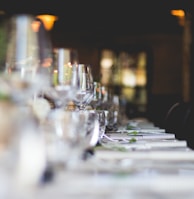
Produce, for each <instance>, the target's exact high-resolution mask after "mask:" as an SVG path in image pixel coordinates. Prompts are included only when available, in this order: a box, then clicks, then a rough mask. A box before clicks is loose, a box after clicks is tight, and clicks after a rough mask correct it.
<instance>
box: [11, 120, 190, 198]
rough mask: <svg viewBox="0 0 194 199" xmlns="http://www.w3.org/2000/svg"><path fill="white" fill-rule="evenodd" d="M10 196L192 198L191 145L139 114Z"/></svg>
mask: <svg viewBox="0 0 194 199" xmlns="http://www.w3.org/2000/svg"><path fill="white" fill-rule="evenodd" d="M9 196H10V198H11V199H12V198H14V199H19V198H20V199H23V198H25V199H26V198H28V199H31V198H36V199H51V198H52V199H53V198H57V199H64V198H68V199H71V198H73V199H74V198H75V199H76V198H79V199H80V198H84V199H97V198H98V199H99V198H101V199H103V198H106V199H107V198H111V199H125V198H126V199H129V198H135V199H148V198H149V199H152V198H153V199H161V198H162V199H169V198H173V199H175V198H176V199H180V198H184V199H185V198H186V199H193V198H194V151H193V150H192V149H191V148H189V147H188V146H187V142H186V141H185V140H178V139H176V137H175V135H174V134H173V133H172V132H171V133H169V132H166V131H165V130H164V129H161V128H159V127H157V126H155V125H154V124H153V123H152V122H150V121H149V120H147V119H145V118H137V119H132V120H128V121H127V123H125V124H124V125H120V126H118V128H117V129H116V130H109V131H106V132H105V135H104V137H103V138H102V140H101V142H100V143H99V144H98V145H96V146H95V147H94V149H93V153H92V154H91V155H90V156H89V157H88V158H87V159H86V160H83V161H81V162H80V164H79V165H78V166H76V167H73V168H68V169H59V170H58V171H57V172H56V173H55V174H54V176H53V177H52V180H50V181H48V182H46V183H42V184H41V185H40V186H38V187H36V188H34V189H33V190H30V191H29V190H28V191H26V192H23V193H22V194H21V195H20V194H18V195H17V194H16V193H15V192H14V191H12V192H10V194H9Z"/></svg>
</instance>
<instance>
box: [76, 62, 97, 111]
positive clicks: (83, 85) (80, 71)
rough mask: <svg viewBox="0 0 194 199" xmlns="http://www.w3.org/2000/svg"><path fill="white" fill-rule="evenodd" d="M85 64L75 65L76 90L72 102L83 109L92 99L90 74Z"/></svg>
mask: <svg viewBox="0 0 194 199" xmlns="http://www.w3.org/2000/svg"><path fill="white" fill-rule="evenodd" d="M89 68H90V67H89V66H88V65H86V64H78V65H77V80H76V82H77V91H76V94H75V97H74V99H73V102H74V103H75V105H76V106H77V107H78V108H79V110H84V109H85V107H86V106H87V105H88V104H89V103H90V101H91V99H92V95H93V93H92V78H91V76H92V74H91V71H90V70H89Z"/></svg>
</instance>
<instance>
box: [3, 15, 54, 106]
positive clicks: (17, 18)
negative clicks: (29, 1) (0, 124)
mask: <svg viewBox="0 0 194 199" xmlns="http://www.w3.org/2000/svg"><path fill="white" fill-rule="evenodd" d="M1 29H2V34H3V35H4V36H3V38H2V42H1V49H2V50H1V52H0V53H1V56H0V58H1V60H0V64H1V66H0V69H1V80H2V81H3V82H4V86H2V87H1V88H0V89H2V90H4V92H8V93H9V94H10V96H11V98H12V99H13V100H14V101H16V102H17V103H21V104H24V103H27V101H28V100H29V99H31V98H32V97H34V96H37V95H38V94H39V92H41V91H42V90H44V89H46V88H47V87H49V86H50V85H51V78H52V76H51V74H52V68H53V54H52V45H51V41H50V38H49V35H48V32H47V31H46V30H45V29H44V25H43V23H42V22H41V21H40V20H38V19H36V18H35V16H33V15H30V14H17V15H12V16H10V17H8V18H5V20H4V21H3V22H2V23H1ZM5 85H6V86H5Z"/></svg>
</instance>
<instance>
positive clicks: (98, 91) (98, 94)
mask: <svg viewBox="0 0 194 199" xmlns="http://www.w3.org/2000/svg"><path fill="white" fill-rule="evenodd" d="M101 101H102V86H101V83H100V82H96V81H94V82H93V96H92V100H91V102H90V105H91V106H92V108H93V109H94V110H96V109H97V108H98V107H99V106H100V105H101Z"/></svg>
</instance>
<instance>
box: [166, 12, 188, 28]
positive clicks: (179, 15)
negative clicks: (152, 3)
mask: <svg viewBox="0 0 194 199" xmlns="http://www.w3.org/2000/svg"><path fill="white" fill-rule="evenodd" d="M170 13H171V15H173V16H175V17H177V18H178V20H179V24H180V25H181V26H184V23H185V11H184V10H182V9H178V10H171V11H170Z"/></svg>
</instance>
